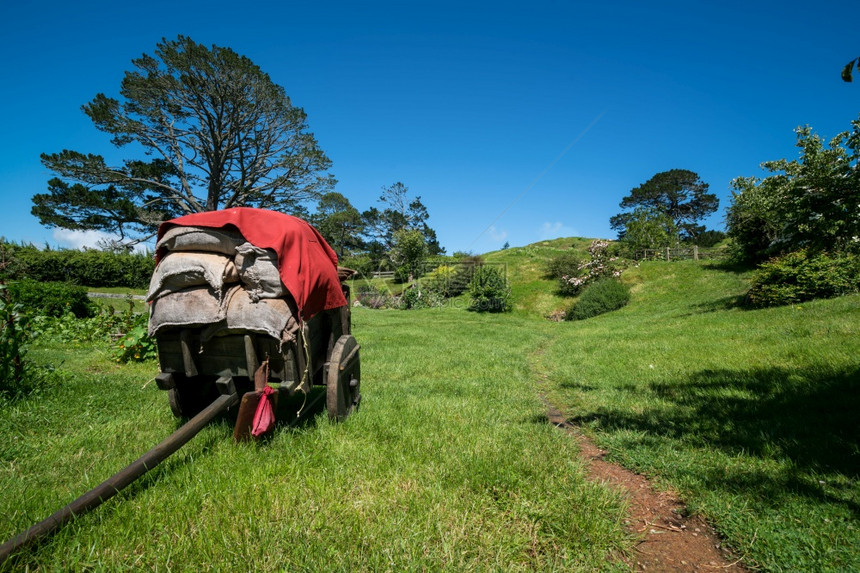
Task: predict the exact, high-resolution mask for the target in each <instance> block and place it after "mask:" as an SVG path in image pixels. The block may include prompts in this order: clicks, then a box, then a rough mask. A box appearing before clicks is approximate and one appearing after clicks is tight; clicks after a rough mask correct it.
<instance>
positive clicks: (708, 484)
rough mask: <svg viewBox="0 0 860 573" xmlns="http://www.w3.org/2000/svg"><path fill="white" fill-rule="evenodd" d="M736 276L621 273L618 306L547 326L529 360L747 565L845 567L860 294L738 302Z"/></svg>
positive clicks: (853, 520) (657, 266) (856, 541)
mask: <svg viewBox="0 0 860 573" xmlns="http://www.w3.org/2000/svg"><path fill="white" fill-rule="evenodd" d="M746 279H747V277H746V276H745V275H742V274H736V273H731V272H726V271H723V270H720V269H719V267H716V266H712V265H708V264H703V265H701V264H700V265H697V264H695V263H644V264H643V265H642V266H641V267H640V268H639V269H634V270H631V271H628V273H627V274H626V275H625V280H627V281H628V282H630V283H631V284H633V290H634V293H635V294H634V296H633V300H632V301H631V303H630V305H629V306H628V307H625V308H624V309H621V310H619V311H617V312H614V313H610V314H608V315H604V316H601V317H598V318H595V319H591V320H588V321H585V322H583V323H576V324H562V325H559V333H558V336H557V337H556V338H555V340H554V341H553V343H552V344H551V345H550V346H549V347H548V348H547V350H546V352H545V353H544V354H542V355H541V357H540V358H541V361H542V362H543V364H542V368H543V369H544V370H545V371H547V372H549V376H550V380H551V383H552V386H553V392H552V397H553V400H554V401H555V402H556V403H558V404H559V405H561V406H562V407H563V408H564V409H565V411H566V412H567V414H568V415H569V416H570V417H571V419H572V421H573V422H575V423H578V424H581V425H583V426H584V427H585V428H586V429H587V431H588V432H589V433H590V434H591V435H592V436H594V437H595V438H596V439H597V441H598V443H599V445H601V446H602V447H604V448H607V449H608V450H609V451H610V452H611V456H612V458H613V459H614V460H615V461H618V462H620V463H622V464H624V465H625V466H628V467H630V468H632V469H634V470H636V471H638V472H641V473H644V474H647V475H649V476H652V477H654V478H656V479H657V480H658V481H659V482H660V483H661V484H663V485H664V486H670V487H672V488H674V489H676V490H677V491H678V492H679V493H680V494H681V497H682V498H683V499H684V500H685V501H686V503H687V505H688V507H689V508H690V510H691V511H693V512H699V513H702V514H703V515H705V516H706V517H707V518H708V519H709V520H710V521H711V522H712V523H713V524H714V525H715V526H716V527H717V529H718V530H719V531H720V532H721V533H722V534H723V535H724V536H725V537H726V538H727V540H728V541H729V543H730V544H731V545H732V546H733V547H734V548H735V550H736V551H737V552H738V554H740V555H743V556H745V561H746V562H747V563H748V564H750V565H752V566H757V567H761V568H763V569H765V570H770V571H788V570H793V571H824V570H829V571H849V570H858V569H860V549H858V546H860V528H858V525H860V523H858V513H860V485H858V481H857V479H858V477H860V452H858V444H860V424H858V419H860V418H858V412H860V363H858V356H860V337H858V334H860V326H858V325H860V297H858V296H850V297H843V298H840V299H835V300H829V301H816V302H812V303H808V304H804V305H800V306H790V307H781V308H774V309H769V310H759V311H745V310H741V309H740V308H737V307H736V302H737V300H738V298H739V297H740V296H741V295H742V294H743V293H744V291H745V288H746V285H747V281H746Z"/></svg>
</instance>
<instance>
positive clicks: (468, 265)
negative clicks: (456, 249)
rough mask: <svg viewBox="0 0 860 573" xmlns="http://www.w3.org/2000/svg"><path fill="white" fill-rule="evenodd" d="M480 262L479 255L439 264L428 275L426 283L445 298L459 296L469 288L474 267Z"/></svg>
mask: <svg viewBox="0 0 860 573" xmlns="http://www.w3.org/2000/svg"><path fill="white" fill-rule="evenodd" d="M481 263H482V260H481V258H480V257H471V256H470V257H464V258H463V259H461V260H459V261H452V262H449V263H446V264H442V265H439V266H438V267H436V268H435V269H434V270H433V271H432V272H431V273H430V275H429V276H428V279H429V280H428V283H429V284H430V286H431V287H432V288H433V290H435V291H436V292H438V293H439V294H441V295H442V296H444V297H445V298H451V297H455V296H459V295H461V294H463V293H464V292H466V289H468V288H469V284H470V283H471V282H472V276H473V275H474V274H475V268H476V267H477V266H478V265H480V264H481Z"/></svg>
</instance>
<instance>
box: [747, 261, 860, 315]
mask: <svg viewBox="0 0 860 573" xmlns="http://www.w3.org/2000/svg"><path fill="white" fill-rule="evenodd" d="M858 290H860V257H858V256H857V255H853V254H849V253H844V254H837V255H831V254H828V253H812V252H810V251H807V250H805V249H803V250H799V251H795V252H793V253H789V254H787V255H784V256H782V257H779V258H776V259H772V260H770V261H769V262H767V263H764V264H762V265H761V267H759V269H758V271H757V272H756V273H755V275H753V278H752V282H751V286H750V290H749V292H748V293H747V301H748V302H749V305H750V306H752V307H755V308H762V307H767V306H779V305H785V304H795V303H798V302H804V301H807V300H812V299H815V298H833V297H835V296H841V295H844V294H849V293H852V292H857V291H858Z"/></svg>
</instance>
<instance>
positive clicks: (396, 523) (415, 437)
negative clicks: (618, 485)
mask: <svg viewBox="0 0 860 573" xmlns="http://www.w3.org/2000/svg"><path fill="white" fill-rule="evenodd" d="M354 324H355V333H356V336H357V337H358V338H359V340H360V341H361V344H362V371H363V374H364V375H363V378H362V389H363V396H364V400H363V403H362V407H361V409H360V410H359V412H358V413H357V414H356V415H354V416H353V417H351V418H350V419H349V420H347V421H346V422H345V423H343V424H331V423H329V422H328V420H327V418H326V416H325V414H324V413H322V414H320V415H318V416H316V417H314V418H313V419H312V421H311V422H310V423H309V424H307V425H305V426H303V427H300V428H288V427H282V428H281V429H280V430H279V431H278V432H277V434H276V435H275V436H274V438H273V439H272V440H271V441H269V442H267V443H265V444H262V445H243V446H236V445H234V444H233V443H232V440H231V428H230V425H229V424H228V423H227V422H223V423H217V424H213V425H210V426H209V427H207V428H206V429H205V430H204V431H203V432H202V434H201V435H198V436H197V437H196V438H195V439H194V440H193V441H192V442H191V443H190V444H188V445H187V446H186V447H185V448H183V449H182V450H180V452H179V453H178V454H177V455H176V456H174V457H172V458H170V459H169V460H168V461H166V462H165V463H164V464H163V465H162V466H159V467H158V468H156V470H154V471H153V472H152V473H151V474H150V475H148V476H146V477H145V478H144V479H143V480H141V481H140V482H139V483H137V484H135V485H134V486H132V488H130V490H129V491H127V492H124V493H123V494H121V495H119V496H118V497H117V498H114V499H113V500H111V501H109V502H108V503H107V504H106V505H104V506H102V507H100V508H99V509H98V510H96V511H94V512H92V513H90V514H88V515H86V516H84V517H82V518H80V519H77V520H76V521H75V522H74V523H72V524H71V525H69V526H67V527H65V528H63V529H61V530H60V531H59V532H58V533H57V534H56V535H54V536H53V537H52V538H51V539H50V540H49V541H48V542H46V543H45V544H43V545H41V546H40V547H38V548H36V549H35V550H33V551H31V552H27V553H25V554H23V555H22V556H21V558H20V561H18V562H17V563H14V564H13V565H14V567H17V568H21V567H24V566H29V567H31V568H38V567H42V568H45V569H72V570H76V569H77V570H80V569H87V568H96V569H102V570H111V571H113V570H124V569H173V570H189V569H198V568H203V569H206V568H217V569H221V570H246V569H247V568H248V567H249V565H248V564H249V563H252V564H254V566H255V567H257V568H259V569H261V570H309V571H310V570H321V569H325V570H332V571H347V570H349V571H354V570H364V571H380V570H390V571H402V570H421V569H429V570H513V571H516V570H534V569H541V570H561V569H563V570H573V571H576V570H581V571H592V570H620V569H622V568H621V566H620V565H619V564H618V561H617V559H610V558H614V557H615V556H617V555H620V554H621V552H622V551H623V550H624V549H625V548H627V547H629V543H630V541H629V540H628V539H627V537H626V534H625V533H624V532H623V527H622V525H621V520H622V517H623V504H622V503H621V501H620V500H619V499H618V497H617V496H616V495H615V494H613V493H611V492H609V491H607V490H605V489H604V488H602V487H600V486H598V485H594V484H591V483H588V482H586V481H585V479H584V477H583V469H582V466H581V463H580V462H579V461H578V460H577V452H576V447H575V445H574V443H573V442H572V441H571V440H569V439H567V438H566V436H565V435H564V434H562V433H560V432H558V431H557V430H555V429H554V428H553V427H551V426H550V425H548V424H547V423H546V418H545V416H544V408H543V406H542V403H541V402H540V400H539V399H538V395H537V393H536V392H535V388H534V376H533V373H532V372H531V365H530V363H529V360H528V357H529V355H530V354H531V353H532V352H533V350H534V349H535V348H537V347H540V346H541V345H543V344H545V343H546V341H547V340H548V333H549V330H548V329H547V328H541V327H540V326H542V325H535V324H534V323H532V322H529V321H527V320H524V319H522V318H517V317H512V316H505V317H491V316H483V315H477V314H473V313H466V312H463V311H459V310H456V309H443V310H426V311H413V312H411V313H405V312H397V311H370V310H364V309H358V310H357V311H356V312H355V314H354ZM536 326H538V327H537V328H536ZM512 333H516V334H517V335H516V337H513V338H512V337H511V334H512ZM39 354H40V357H42V358H43V359H47V358H50V359H52V360H55V361H58V360H61V361H63V362H62V364H61V366H60V370H59V371H60V372H61V375H60V376H58V378H57V382H56V384H55V385H54V386H52V387H50V388H46V389H45V390H44V391H43V393H42V395H41V396H38V397H34V398H32V399H30V400H27V401H26V402H19V403H17V404H14V405H9V406H6V407H4V408H3V409H2V411H0V432H2V435H3V436H5V437H6V438H7V439H6V440H4V443H3V445H2V450H0V452H2V453H0V459H2V460H3V465H2V471H0V488H2V489H3V491H4V492H5V495H4V496H2V498H0V506H2V508H0V514H2V515H4V516H8V517H7V519H4V521H3V522H2V524H0V535H2V536H3V537H10V536H12V535H13V534H15V533H17V532H18V531H20V530H23V529H25V528H26V527H28V526H29V525H30V524H32V523H34V522H35V521H37V520H39V519H42V518H43V517H45V516H46V515H48V514H49V513H51V512H52V511H54V510H55V509H57V508H59V507H60V506H62V505H63V504H65V503H67V502H68V501H70V500H71V499H72V498H74V497H75V496H76V495H78V494H80V493H82V492H83V491H85V490H86V489H88V488H90V487H93V486H94V485H96V484H98V483H99V482H100V481H102V480H103V479H105V478H106V477H107V476H108V475H110V474H111V473H113V472H115V471H117V470H118V469H120V468H121V467H123V466H124V465H125V464H127V463H129V462H131V461H132V460H133V459H135V458H136V457H137V455H139V454H140V453H142V452H143V451H145V450H146V449H147V448H148V447H150V446H152V445H153V444H155V443H156V442H157V441H158V440H159V439H160V438H162V437H164V436H166V435H168V434H169V433H170V431H171V430H172V429H173V428H174V427H175V422H174V420H173V419H172V417H171V415H170V413H169V410H168V408H167V404H166V396H165V395H164V394H163V393H161V392H159V391H158V390H156V388H155V386H154V384H148V385H146V381H147V380H148V379H151V378H152V376H153V375H154V373H155V368H156V367H155V365H154V364H148V365H144V366H127V367H117V366H116V365H114V364H111V363H109V362H107V361H106V360H104V359H102V358H101V357H100V356H98V355H97V354H96V353H91V354H86V355H79V354H78V355H75V354H71V353H69V354H65V353H64V351H63V350H62V349H59V348H42V349H41V350H40V351H39ZM476 364H480V365H481V366H480V367H479V368H476V367H475V365H476Z"/></svg>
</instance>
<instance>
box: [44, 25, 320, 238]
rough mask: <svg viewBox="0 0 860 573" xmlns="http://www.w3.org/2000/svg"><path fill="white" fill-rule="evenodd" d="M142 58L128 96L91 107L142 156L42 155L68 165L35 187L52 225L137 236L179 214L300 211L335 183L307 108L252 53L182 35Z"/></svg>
mask: <svg viewBox="0 0 860 573" xmlns="http://www.w3.org/2000/svg"><path fill="white" fill-rule="evenodd" d="M132 64H133V66H134V69H133V70H131V71H127V72H126V73H125V77H124V78H123V80H122V83H121V86H120V95H121V98H122V99H121V100H117V99H114V98H111V97H108V96H106V95H104V94H101V93H100V94H98V95H96V97H95V98H94V99H93V100H92V101H91V102H90V103H88V104H86V105H84V106H83V108H82V109H83V111H84V113H85V114H87V115H88V116H89V117H90V119H91V120H92V121H93V123H94V124H95V126H96V128H98V129H99V130H101V131H103V132H105V133H107V134H109V135H110V136H111V143H113V144H114V145H115V146H116V147H120V148H122V147H125V148H129V147H130V149H129V154H130V155H132V154H137V153H140V155H139V156H137V157H135V158H129V159H126V160H125V161H123V162H122V164H120V165H109V164H108V163H107V162H106V161H105V159H104V158H103V157H102V156H100V155H93V154H84V153H80V152H77V151H70V150H63V151H61V152H59V153H51V154H47V153H46V154H42V156H41V157H42V163H43V164H44V165H45V166H46V167H47V168H48V169H50V170H51V171H53V172H54V173H55V174H56V175H58V177H55V178H52V179H51V180H50V181H49V183H48V193H43V194H38V195H36V196H34V197H33V203H34V206H33V209H32V212H33V214H34V215H36V216H37V217H39V219H40V221H41V222H42V224H44V225H47V226H49V227H53V226H57V227H63V228H67V229H96V230H101V231H106V232H109V233H115V234H117V235H119V236H120V238H121V239H122V240H123V241H126V242H128V243H134V242H139V241H140V240H145V239H146V238H148V236H152V234H154V232H155V230H156V228H157V225H158V223H159V222H161V221H163V220H165V219H167V218H170V217H173V216H176V215H183V214H188V213H196V212H201V211H213V210H217V209H223V208H229V207H237V206H253V207H264V208H271V209H276V210H280V211H283V212H294V211H295V210H296V209H300V208H301V206H302V204H303V203H304V202H306V201H308V200H313V199H316V198H318V197H319V196H320V195H321V193H323V192H325V191H327V190H329V189H330V188H331V187H332V186H333V185H334V183H335V180H334V178H333V177H332V175H331V174H329V173H326V171H327V170H328V169H329V168H330V166H331V161H330V160H329V159H328V157H326V155H325V153H323V151H322V150H321V149H320V148H319V146H318V144H317V141H316V139H315V138H314V136H313V134H312V133H310V132H309V131H308V130H307V121H306V115H305V112H304V111H303V110H302V109H301V108H299V107H296V106H293V105H292V103H291V102H290V99H289V97H287V95H286V94H285V92H284V89H283V88H282V87H280V86H278V85H276V84H275V83H273V82H272V80H271V79H270V78H269V76H268V75H267V74H266V73H264V72H263V71H262V70H261V69H260V68H259V67H258V66H256V65H255V64H254V63H253V62H251V60H249V59H248V58H246V57H244V56H240V55H238V54H236V53H235V52H234V51H233V50H231V49H229V48H221V47H218V46H214V45H213V46H212V47H211V48H207V47H206V46H203V45H200V44H197V43H195V42H194V41H193V40H191V39H190V38H187V37H185V36H179V37H178V38H177V39H176V40H174V41H167V40H162V41H161V43H159V44H157V45H156V49H155V55H154V56H150V55H147V54H144V55H143V56H142V57H141V58H139V59H136V60H133V61H132ZM129 144H132V145H129Z"/></svg>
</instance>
